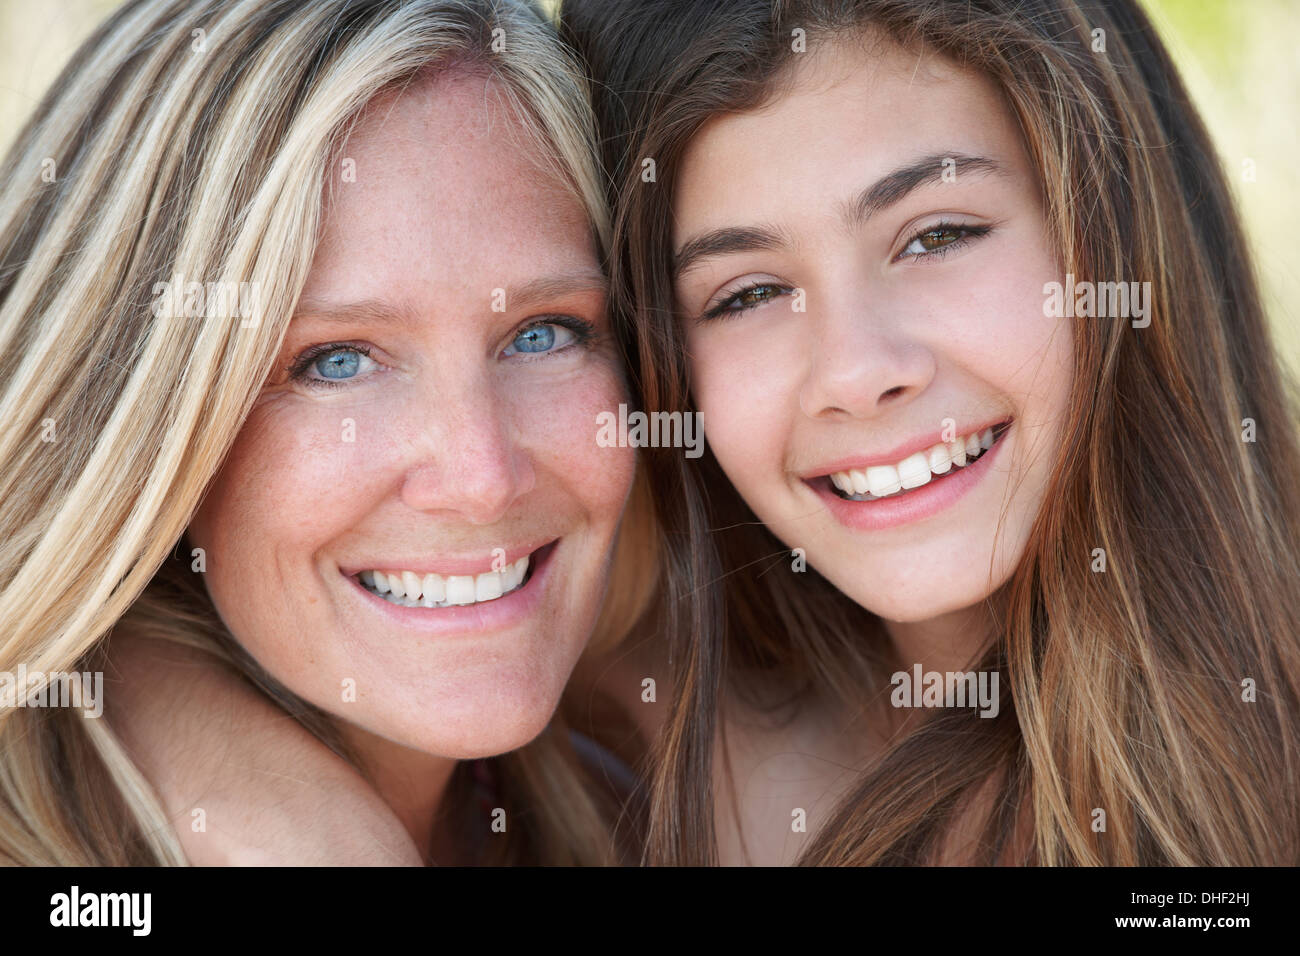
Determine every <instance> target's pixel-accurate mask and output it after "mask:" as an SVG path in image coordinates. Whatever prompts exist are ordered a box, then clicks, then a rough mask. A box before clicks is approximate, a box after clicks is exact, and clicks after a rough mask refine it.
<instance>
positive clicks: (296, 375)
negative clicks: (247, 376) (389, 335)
mask: <svg viewBox="0 0 1300 956" xmlns="http://www.w3.org/2000/svg"><path fill="white" fill-rule="evenodd" d="M546 325H558V326H561V327H563V328H566V329H568V330H569V331H570V332H572V333H573V336H574V341H572V342H570V343H569V344H568V345H564V346H561V347H560V348H558V349H553V350H551V351H549V352H539V353H535V354H532V355H526V356H524V357H523V359H522V360H523V361H535V360H536V359H541V358H546V357H547V356H550V355H557V354H559V353H561V352H567V351H568V350H569V349H571V348H587V347H588V346H590V345H591V343H592V342H593V341H594V340H595V338H596V327H595V326H594V325H593V324H592V323H590V322H588V321H587V320H585V319H579V318H577V317H576V316H572V315H552V316H547V317H546V318H545V319H543V320H541V321H538V322H533V323H531V324H530V325H526V326H524V327H523V328H521V329H519V330H518V331H516V332H515V334H514V336H513V337H512V338H511V340H510V341H512V342H513V341H514V340H515V339H517V338H519V336H521V335H523V334H524V333H525V332H528V331H529V330H531V329H536V328H540V327H542V326H546ZM331 352H356V353H357V354H358V355H364V356H366V357H367V358H369V357H370V349H369V348H367V347H366V346H364V345H357V344H355V343H353V342H326V343H324V344H322V345H313V346H312V347H311V348H309V349H306V350H304V351H303V352H302V353H301V354H299V355H298V357H297V358H296V359H294V360H293V362H292V364H290V366H289V368H288V372H289V377H290V378H291V379H293V380H294V381H296V382H301V383H302V384H304V385H307V386H309V387H311V388H340V387H342V386H345V385H348V384H349V383H351V382H352V379H336V380H335V379H327V378H308V377H307V372H308V371H309V370H310V369H311V367H312V366H313V365H315V364H316V361H317V359H319V358H321V357H322V356H325V355H329V354H330V353H331ZM511 357H512V358H520V356H511Z"/></svg>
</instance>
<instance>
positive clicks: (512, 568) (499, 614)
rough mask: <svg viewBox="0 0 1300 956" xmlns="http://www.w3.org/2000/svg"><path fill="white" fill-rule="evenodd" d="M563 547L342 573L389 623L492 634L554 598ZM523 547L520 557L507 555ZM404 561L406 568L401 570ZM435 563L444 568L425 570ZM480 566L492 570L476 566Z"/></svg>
mask: <svg viewBox="0 0 1300 956" xmlns="http://www.w3.org/2000/svg"><path fill="white" fill-rule="evenodd" d="M561 547H562V544H561V539H556V540H553V541H551V542H549V543H548V544H546V545H543V546H542V547H540V548H536V549H532V550H528V549H520V548H512V549H498V551H499V553H498V555H496V556H488V557H485V558H481V559H475V558H468V559H459V560H456V559H449V558H440V559H437V560H433V561H431V562H428V563H427V564H422V563H419V562H415V561H408V562H405V563H404V565H402V564H401V563H400V562H392V563H389V564H387V565H386V567H387V569H388V570H384V571H381V570H378V569H374V570H366V571H361V572H358V573H353V574H349V573H348V572H346V571H343V572H342V574H341V576H342V578H343V580H344V581H345V582H346V587H347V591H348V592H349V595H350V596H351V597H357V598H360V600H361V601H362V602H364V608H365V610H364V611H363V613H365V614H375V615H378V616H379V620H381V621H382V622H384V623H385V624H387V625H394V624H395V625H397V626H399V627H403V628H411V629H414V630H419V631H424V632H428V633H437V634H439V635H451V634H473V635H475V636H482V637H484V638H487V639H491V638H493V637H495V636H498V635H500V634H501V633H502V632H504V631H507V630H509V629H511V628H513V627H517V626H518V625H520V624H523V623H525V622H527V621H529V620H531V619H533V618H534V617H535V616H536V615H537V614H538V613H540V612H541V610H542V609H543V608H544V606H545V604H546V602H547V600H548V598H550V597H551V595H550V594H548V585H549V583H550V581H551V580H552V576H551V574H550V570H551V567H552V565H553V564H554V563H555V561H556V560H562V558H557V553H558V552H559V551H560V550H561ZM521 551H522V556H521V557H518V558H515V559H514V560H509V559H508V558H505V557H503V556H502V555H508V554H513V553H519V552H521ZM399 565H401V566H402V567H403V569H402V570H395V569H394V568H395V567H397V566H399ZM431 566H436V567H438V568H440V569H442V570H441V571H429V570H424V569H425V568H427V567H431ZM478 567H482V568H485V569H486V570H483V571H479V572H475V571H473V570H472V569H473V568H478ZM498 567H499V568H501V570H496V568H498ZM411 568H416V570H411ZM449 569H454V570H455V571H456V572H457V573H455V574H452V573H450V571H449Z"/></svg>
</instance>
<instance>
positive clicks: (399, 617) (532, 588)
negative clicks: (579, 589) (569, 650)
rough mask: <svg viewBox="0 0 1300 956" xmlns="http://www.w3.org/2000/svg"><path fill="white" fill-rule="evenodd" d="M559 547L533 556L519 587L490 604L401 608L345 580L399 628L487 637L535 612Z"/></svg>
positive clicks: (556, 544) (549, 547) (554, 545)
mask: <svg viewBox="0 0 1300 956" xmlns="http://www.w3.org/2000/svg"><path fill="white" fill-rule="evenodd" d="M558 547H559V542H558V541H555V542H552V543H551V544H548V545H547V546H546V547H544V548H540V549H538V550H537V551H536V552H534V555H533V565H532V569H531V572H530V574H529V576H528V580H527V581H525V582H524V583H523V586H522V587H518V588H516V589H515V590H513V591H511V592H510V593H509V594H503V595H502V596H501V597H499V598H496V599H495V600H492V601H483V602H482V603H480V604H466V605H463V606H459V607H435V608H426V607H403V606H402V605H400V604H394V603H393V602H391V601H386V600H384V599H383V598H381V597H380V596H379V595H377V594H374V593H372V592H370V591H368V590H367V589H366V587H365V586H364V585H363V584H362V583H361V582H360V581H358V580H357V579H356V578H355V577H350V576H347V575H344V577H345V579H346V580H347V582H348V584H349V585H350V586H351V588H352V590H353V591H354V592H355V593H357V594H358V595H360V597H361V599H362V600H363V601H364V602H365V605H366V607H368V608H370V609H372V610H373V611H376V612H378V613H379V614H380V615H382V616H383V617H384V618H385V619H387V620H388V621H390V622H391V623H393V624H396V625H397V626H399V627H403V628H409V629H411V630H417V631H424V632H427V633H430V634H439V635H454V634H473V633H484V634H487V633H492V632H495V631H503V630H506V629H508V628H511V627H514V626H515V625H517V624H520V623H522V622H523V621H525V620H527V619H528V618H529V617H530V616H531V615H532V614H533V613H534V612H535V611H536V610H537V608H538V606H539V605H540V604H541V601H542V596H543V592H544V591H545V589H546V585H547V583H548V582H549V580H550V570H551V564H552V558H554V556H555V550H556V548H558Z"/></svg>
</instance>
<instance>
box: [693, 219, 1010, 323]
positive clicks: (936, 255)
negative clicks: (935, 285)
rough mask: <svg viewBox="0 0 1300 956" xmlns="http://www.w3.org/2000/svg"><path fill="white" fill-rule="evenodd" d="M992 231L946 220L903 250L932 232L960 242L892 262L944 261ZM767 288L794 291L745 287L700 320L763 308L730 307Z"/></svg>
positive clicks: (922, 232)
mask: <svg viewBox="0 0 1300 956" xmlns="http://www.w3.org/2000/svg"><path fill="white" fill-rule="evenodd" d="M992 229H993V227H992V226H985V225H965V224H962V223H955V222H948V221H947V220H943V221H940V222H937V223H933V224H931V225H928V226H926V227H925V228H924V229H919V230H917V231H916V232H915V233H913V234H912V235H911V236H909V237H908V239H907V241H906V242H905V243H903V248H904V249H907V247H908V246H910V245H911V244H912V243H913V242H915V241H916V240H918V239H920V238H921V237H922V236H925V235H928V234H929V233H932V232H949V231H951V232H957V233H960V234H961V235H960V237H959V238H957V239H954V240H953V241H952V242H950V243H948V244H947V245H944V246H940V247H939V248H938V249H935V250H933V251H930V252H924V253H912V254H911V255H910V256H908V255H905V254H902V253H900V254H899V255H898V256H896V257H895V258H894V259H893V261H894V262H898V261H899V260H901V259H904V258H908V259H915V260H916V261H918V262H925V261H930V262H935V261H938V260H939V259H942V258H943V257H944V256H945V255H947V254H948V253H949V252H951V251H952V250H953V249H958V248H961V247H963V246H965V245H967V244H968V243H970V242H971V241H973V240H975V239H980V238H982V237H984V236H986V235H988V234H989V232H991V231H992ZM767 288H772V289H778V290H780V294H781V295H788V294H789V293H790V291H791V290H790V288H789V287H788V286H782V285H781V284H780V283H777V282H754V283H750V284H749V285H746V286H743V287H741V288H739V289H736V290H734V291H732V292H729V293H724V298H723V299H722V301H721V302H719V303H718V304H717V305H715V306H714V307H713V308H711V309H708V310H707V311H706V312H705V313H704V314H703V315H702V316H701V318H702V319H705V320H708V319H720V318H725V317H733V316H737V315H740V314H741V313H743V312H748V311H749V310H750V309H753V308H757V307H758V306H759V305H762V304H763V303H761V302H760V303H756V304H755V305H749V306H741V307H740V308H731V307H730V306H731V305H732V303H734V302H735V301H736V300H737V299H739V298H740V297H741V296H743V295H745V294H746V293H749V292H753V291H755V290H757V289H767ZM769 301H770V300H769Z"/></svg>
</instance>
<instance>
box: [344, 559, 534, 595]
mask: <svg viewBox="0 0 1300 956" xmlns="http://www.w3.org/2000/svg"><path fill="white" fill-rule="evenodd" d="M528 558H529V556H528V555H524V556H523V557H522V558H520V559H519V560H518V561H516V562H514V563H513V564H508V565H506V567H505V569H504V570H502V571H485V572H484V573H482V574H447V575H443V574H417V573H416V572H414V571H378V570H375V571H362V572H361V574H359V575H358V577H359V578H361V583H362V584H364V585H365V586H366V588H367V590H369V591H372V592H374V593H375V594H379V595H382V596H384V597H385V598H387V599H388V600H389V601H391V602H392V603H394V604H402V605H404V606H406V607H451V606H453V605H459V604H477V603H479V602H480V601H493V600H495V599H497V598H499V597H501V595H503V594H507V593H509V592H510V591H513V590H515V588H517V587H519V585H520V584H522V583H523V580H524V575H525V574H527V573H528Z"/></svg>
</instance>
